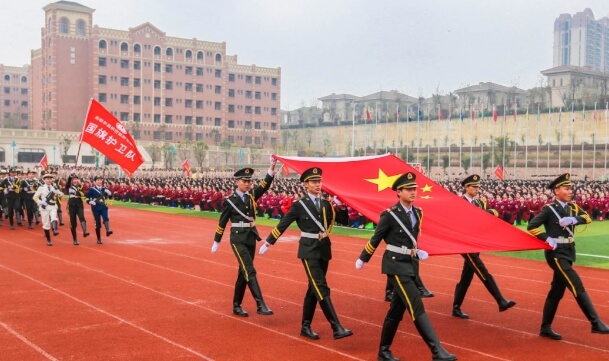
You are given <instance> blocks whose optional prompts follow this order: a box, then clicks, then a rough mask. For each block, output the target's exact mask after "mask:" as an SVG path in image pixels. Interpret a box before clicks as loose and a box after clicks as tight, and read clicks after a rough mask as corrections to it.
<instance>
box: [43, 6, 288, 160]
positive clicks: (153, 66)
mask: <svg viewBox="0 0 609 361" xmlns="http://www.w3.org/2000/svg"><path fill="white" fill-rule="evenodd" d="M43 9H44V11H45V19H46V21H45V26H44V27H43V28H42V30H41V48H40V49H37V50H34V51H32V77H33V79H32V80H33V82H32V119H33V121H32V127H33V129H43V130H59V131H80V130H81V128H82V124H83V121H84V117H85V114H86V111H87V105H88V102H89V99H90V98H95V99H97V100H99V101H100V102H101V103H102V104H103V105H104V106H105V107H106V108H107V109H108V110H110V111H111V112H112V113H113V114H114V115H115V116H116V117H117V118H119V119H120V120H121V121H123V122H124V123H125V124H126V125H127V127H128V128H129V129H130V131H131V133H132V134H133V135H134V138H135V139H140V140H144V141H168V142H179V141H181V140H185V139H190V140H193V141H198V140H201V141H204V142H206V143H208V144H210V145H218V144H220V143H222V142H225V141H227V142H229V143H232V144H236V145H238V146H244V147H249V146H254V145H257V146H259V147H265V148H269V147H271V146H273V145H274V144H275V143H276V142H277V139H279V138H280V137H279V128H280V127H279V124H280V116H281V114H280V113H281V112H280V94H281V69H280V68H264V67H259V66H256V65H242V64H238V63H237V56H236V55H227V54H226V43H216V42H209V41H202V40H197V39H184V38H177V37H171V36H168V35H167V34H166V33H165V32H163V31H161V30H159V29H158V28H156V27H155V26H154V25H152V24H150V23H144V24H141V25H139V26H136V27H134V28H130V29H128V30H118V29H107V28H101V27H99V26H97V25H93V12H94V11H95V10H94V9H91V8H88V7H86V6H83V5H80V4H78V3H75V2H70V1H58V2H55V3H52V4H49V5H47V6H45V7H44V8H43Z"/></svg>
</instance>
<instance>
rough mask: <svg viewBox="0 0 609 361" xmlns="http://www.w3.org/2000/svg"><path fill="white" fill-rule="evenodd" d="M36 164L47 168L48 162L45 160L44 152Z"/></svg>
mask: <svg viewBox="0 0 609 361" xmlns="http://www.w3.org/2000/svg"><path fill="white" fill-rule="evenodd" d="M38 165H39V166H41V167H42V169H44V170H45V171H46V170H48V169H49V162H48V161H47V155H46V154H45V155H44V156H42V159H41V160H40V163H38Z"/></svg>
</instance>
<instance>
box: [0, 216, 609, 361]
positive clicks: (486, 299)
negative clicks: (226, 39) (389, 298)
mask: <svg viewBox="0 0 609 361" xmlns="http://www.w3.org/2000/svg"><path fill="white" fill-rule="evenodd" d="M110 216H111V221H112V225H113V229H114V232H115V233H114V235H112V236H111V237H108V238H104V244H103V245H97V244H95V240H94V236H93V237H89V238H86V239H83V238H82V237H81V238H80V242H81V245H80V246H78V247H76V246H72V241H71V236H70V232H69V229H68V228H67V226H64V227H61V228H60V232H61V234H60V235H59V236H58V237H55V238H54V244H55V245H54V246H53V247H47V246H46V244H45V240H44V237H43V232H42V230H41V229H36V230H28V229H19V230H16V231H9V230H8V224H6V223H7V222H4V223H5V226H4V227H2V228H0V249H1V252H0V292H1V294H2V296H1V298H0V360H12V361H14V360H46V359H50V360H110V359H111V360H195V359H205V360H246V359H248V360H275V359H280V360H349V359H351V360H374V359H376V352H377V348H378V342H379V337H380V325H381V324H382V321H383V318H384V316H385V313H386V312H387V309H388V306H389V305H388V303H386V302H383V295H384V284H385V278H384V276H382V275H381V274H380V261H381V255H380V254H377V255H376V257H373V259H372V261H371V262H370V263H369V264H367V265H366V266H365V267H364V269H363V270H362V271H357V270H355V268H354V262H355V260H356V259H357V257H358V255H359V253H360V251H361V250H362V248H363V246H364V244H365V242H366V240H365V239H359V238H350V237H341V236H334V237H332V242H333V254H334V260H333V261H332V262H331V264H330V271H329V284H330V286H331V287H333V289H332V298H333V301H334V305H335V307H336V310H337V312H338V314H339V316H340V319H341V322H342V323H343V325H344V326H345V327H347V328H349V329H351V330H353V332H354V335H353V336H352V337H348V338H346V339H342V340H337V341H335V340H333V339H332V331H331V329H330V326H329V324H328V322H327V321H326V320H325V318H324V317H323V314H322V313H321V311H320V310H318V312H317V313H316V315H315V319H314V322H313V329H314V330H315V331H317V332H318V333H319V334H320V336H321V340H319V341H311V340H308V339H305V338H303V337H300V336H299V330H300V318H301V314H302V308H301V304H302V299H303V297H304V292H305V289H306V278H305V275H304V271H303V269H302V265H301V263H300V261H299V260H298V259H297V258H296V249H297V233H296V232H295V231H288V232H287V233H286V234H285V235H284V236H283V237H282V238H281V239H280V240H279V242H278V243H277V245H275V246H273V247H271V249H270V250H269V252H268V253H267V254H265V255H264V256H260V255H257V256H256V262H255V264H256V268H257V270H258V274H259V280H260V283H261V286H262V290H263V293H264V296H265V300H266V302H267V304H268V305H269V306H270V307H271V308H272V309H273V310H274V311H275V315H274V316H260V315H257V314H256V312H255V311H256V308H255V303H254V301H253V299H252V297H251V295H250V294H249V292H248V293H247V294H246V297H245V301H244V304H243V307H244V308H245V309H246V310H247V311H249V313H250V317H248V318H239V317H236V316H233V315H232V308H231V302H232V292H233V284H234V281H235V279H236V274H237V266H236V260H235V258H234V256H233V254H232V252H231V251H230V248H229V244H228V235H226V236H225V237H224V240H223V243H222V244H221V246H220V250H219V251H218V253H216V254H213V255H212V254H211V253H210V248H211V244H212V239H213V234H214V232H215V228H216V225H217V222H216V221H214V220H207V219H200V218H194V217H184V216H176V215H166V214H159V213H154V212H143V211H136V210H129V209H123V208H113V209H112V210H111V211H110ZM92 225H93V222H91V221H90V222H89V226H90V227H91V226H92ZM259 230H260V231H261V234H264V235H266V234H268V233H269V232H270V228H269V227H262V226H260V227H259ZM483 258H484V261H485V263H486V265H487V267H488V268H489V270H490V271H491V273H492V274H493V275H494V276H495V278H496V279H497V282H498V283H499V286H500V287H501V290H502V292H503V293H504V295H505V296H506V297H507V298H510V299H514V300H516V301H517V302H518V304H517V306H516V307H515V308H513V309H510V310H509V311H506V312H503V313H499V312H498V311H497V305H496V304H495V302H494V301H493V300H492V298H491V296H490V295H489V294H488V292H487V291H486V290H485V289H484V287H483V286H482V284H481V283H480V282H479V281H478V280H474V282H473V283H472V286H471V287H470V290H469V292H468V295H467V297H466V301H465V303H464V305H463V310H464V311H465V312H466V313H469V315H470V317H471V319H470V320H460V319H456V318H454V317H451V316H450V310H451V303H452V294H453V290H454V286H455V283H456V281H457V279H458V278H459V275H460V272H461V266H462V258H461V257H460V256H443V257H432V258H431V259H429V260H427V261H425V262H423V265H422V275H423V279H424V281H425V283H426V285H427V287H428V288H429V289H431V290H432V291H433V292H434V293H435V294H436V297H435V298H432V299H426V300H425V306H426V308H427V311H428V313H429V315H430V317H431V319H432V322H433V324H434V326H435V328H436V330H437V332H438V335H439V336H440V339H441V341H442V343H443V344H444V346H445V347H446V349H448V350H449V351H450V352H452V353H454V354H456V355H458V356H459V359H460V360H532V359H534V360H536V361H541V360H609V336H606V335H596V334H592V333H590V324H589V322H588V321H587V320H586V319H585V317H584V316H583V314H582V313H581V311H580V310H579V309H578V307H577V305H576V303H575V301H574V299H573V297H572V296H571V295H570V294H568V293H567V294H565V298H564V299H563V301H562V302H561V305H560V308H559V310H558V316H557V318H556V320H555V322H554V325H553V326H554V329H555V330H556V331H558V332H560V333H562V334H563V341H552V340H548V339H543V338H540V337H539V336H537V333H538V331H539V323H540V319H541V309H542V306H543V302H544V299H545V295H546V293H547V291H548V289H549V282H550V279H551V272H550V269H549V268H548V267H547V266H546V265H545V263H542V262H535V261H526V260H519V259H513V258H506V257H496V256H492V255H484V257H483ZM578 271H579V274H580V276H581V277H582V279H583V280H584V284H585V285H586V286H587V289H588V291H589V293H590V294H591V297H592V300H593V302H594V303H595V305H596V308H597V311H598V312H599V314H600V315H601V318H604V319H605V321H609V284H608V283H607V282H606V280H607V279H608V278H609V271H605V270H597V269H589V268H584V267H579V268H578ZM392 350H393V353H394V354H395V355H396V356H397V357H401V358H403V359H407V360H429V359H431V356H430V352H429V350H428V349H427V347H426V346H425V344H424V343H423V341H422V340H421V338H420V337H419V336H418V334H417V333H416V330H415V329H414V326H413V325H412V322H411V321H410V320H409V319H408V318H407V317H405V319H404V321H403V322H402V324H401V325H400V329H399V332H398V335H397V336H396V339H395V342H394V345H393V346H392Z"/></svg>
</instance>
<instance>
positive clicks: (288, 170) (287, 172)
mask: <svg viewBox="0 0 609 361" xmlns="http://www.w3.org/2000/svg"><path fill="white" fill-rule="evenodd" d="M281 171H282V172H283V175H284V176H286V177H289V176H290V168H288V166H287V165H285V164H284V165H283V166H282V167H281Z"/></svg>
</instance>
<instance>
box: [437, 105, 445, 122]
mask: <svg viewBox="0 0 609 361" xmlns="http://www.w3.org/2000/svg"><path fill="white" fill-rule="evenodd" d="M438 120H444V117H443V116H442V108H440V109H438Z"/></svg>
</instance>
